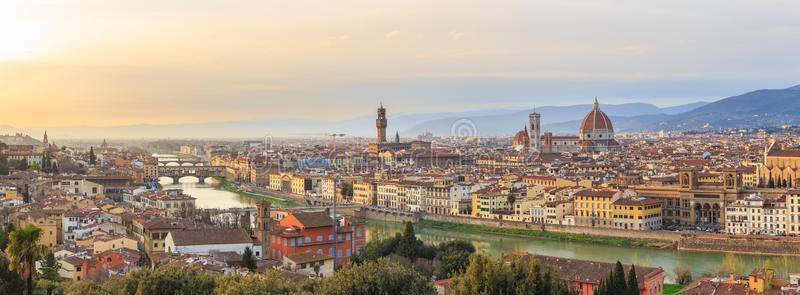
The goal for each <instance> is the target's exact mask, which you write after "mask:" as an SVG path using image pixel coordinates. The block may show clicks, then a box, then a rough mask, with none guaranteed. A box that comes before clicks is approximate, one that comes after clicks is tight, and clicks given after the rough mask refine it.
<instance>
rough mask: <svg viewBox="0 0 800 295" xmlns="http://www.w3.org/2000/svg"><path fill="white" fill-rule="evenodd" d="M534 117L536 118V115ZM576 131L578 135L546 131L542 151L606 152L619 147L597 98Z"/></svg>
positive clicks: (548, 152)
mask: <svg viewBox="0 0 800 295" xmlns="http://www.w3.org/2000/svg"><path fill="white" fill-rule="evenodd" d="M531 115H534V114H531ZM531 119H532V120H533V119H534V118H531ZM535 119H537V120H538V116H537V117H536V118H535ZM531 126H533V122H532V123H531ZM537 126H538V124H537ZM531 129H533V127H531ZM578 132H579V135H578V136H553V134H552V133H550V132H546V133H545V134H544V137H543V138H542V148H541V149H542V153H547V154H550V153H561V152H608V151H617V150H619V149H620V145H619V142H617V140H616V139H615V138H614V126H613V125H612V124H611V119H609V118H608V115H606V113H604V112H603V111H601V110H600V104H599V103H598V102H597V98H595V99H594V107H592V110H591V111H589V113H588V114H586V116H585V117H584V118H583V121H581V127H580V129H579V130H578Z"/></svg>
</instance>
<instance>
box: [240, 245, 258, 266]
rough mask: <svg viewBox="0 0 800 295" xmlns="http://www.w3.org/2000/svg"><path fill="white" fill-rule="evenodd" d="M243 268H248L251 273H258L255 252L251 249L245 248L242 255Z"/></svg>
mask: <svg viewBox="0 0 800 295" xmlns="http://www.w3.org/2000/svg"><path fill="white" fill-rule="evenodd" d="M241 265H242V267H246V268H247V269H248V270H250V272H255V271H256V261H255V259H253V250H250V247H244V253H242V263H241Z"/></svg>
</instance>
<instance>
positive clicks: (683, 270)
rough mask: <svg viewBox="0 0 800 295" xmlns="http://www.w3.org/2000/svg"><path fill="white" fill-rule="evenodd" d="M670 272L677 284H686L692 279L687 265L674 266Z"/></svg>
mask: <svg viewBox="0 0 800 295" xmlns="http://www.w3.org/2000/svg"><path fill="white" fill-rule="evenodd" d="M672 273H673V274H674V275H675V282H676V283H678V284H679V285H688V284H689V283H691V282H693V281H694V280H693V279H692V272H691V269H690V268H688V267H680V266H678V267H675V268H674V269H672Z"/></svg>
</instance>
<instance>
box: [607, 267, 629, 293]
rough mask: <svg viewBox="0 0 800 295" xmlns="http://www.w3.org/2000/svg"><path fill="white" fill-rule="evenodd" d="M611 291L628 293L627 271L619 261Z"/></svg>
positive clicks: (615, 268)
mask: <svg viewBox="0 0 800 295" xmlns="http://www.w3.org/2000/svg"><path fill="white" fill-rule="evenodd" d="M610 291H611V292H612V293H613V294H626V293H627V292H628V288H627V284H626V283H625V271H624V270H623V269H622V263H621V262H619V261H617V265H616V266H614V283H613V284H612V286H611V289H610Z"/></svg>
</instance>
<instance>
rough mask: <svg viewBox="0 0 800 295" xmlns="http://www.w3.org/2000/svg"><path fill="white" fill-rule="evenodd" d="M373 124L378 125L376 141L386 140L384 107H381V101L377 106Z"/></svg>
mask: <svg viewBox="0 0 800 295" xmlns="http://www.w3.org/2000/svg"><path fill="white" fill-rule="evenodd" d="M375 126H376V127H378V143H379V144H380V143H384V142H386V109H384V108H383V103H381V107H379V108H378V119H376V120H375Z"/></svg>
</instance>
